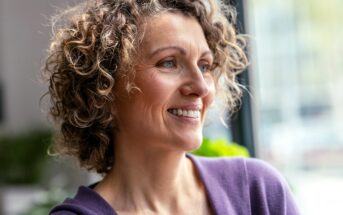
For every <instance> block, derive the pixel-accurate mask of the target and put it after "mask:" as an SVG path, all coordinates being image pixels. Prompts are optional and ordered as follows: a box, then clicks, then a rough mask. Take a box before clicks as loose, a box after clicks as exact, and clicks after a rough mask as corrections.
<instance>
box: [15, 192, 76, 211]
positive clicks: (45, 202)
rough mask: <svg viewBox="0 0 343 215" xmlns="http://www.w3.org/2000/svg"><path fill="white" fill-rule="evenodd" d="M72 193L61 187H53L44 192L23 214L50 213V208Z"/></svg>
mask: <svg viewBox="0 0 343 215" xmlns="http://www.w3.org/2000/svg"><path fill="white" fill-rule="evenodd" d="M70 195H71V194H70V193H68V192H66V191H64V190H63V189H61V188H52V189H50V190H47V191H46V192H44V193H43V194H42V196H41V198H39V199H38V200H37V201H35V203H34V204H33V205H32V207H31V208H30V209H29V210H28V211H26V212H24V213H22V214H21V215H46V214H49V212H50V210H51V209H52V208H53V207H54V206H56V205H58V204H60V203H61V202H62V201H63V200H64V199H65V198H66V196H70Z"/></svg>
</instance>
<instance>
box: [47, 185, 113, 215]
mask: <svg viewBox="0 0 343 215" xmlns="http://www.w3.org/2000/svg"><path fill="white" fill-rule="evenodd" d="M49 214H50V215H101V214H106V215H115V214H116V213H115V211H114V210H113V209H112V207H111V206H110V205H109V204H107V202H106V201H105V200H104V199H103V198H102V197H101V196H100V195H99V194H97V193H96V192H95V191H94V190H93V189H91V188H90V187H85V186H81V187H79V189H78V191H77V193H76V195H75V197H73V198H67V199H66V200H65V201H64V202H63V203H61V204H59V205H57V206H55V207H54V208H53V209H52V210H51V211H50V213H49Z"/></svg>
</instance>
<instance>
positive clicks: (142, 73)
mask: <svg viewBox="0 0 343 215" xmlns="http://www.w3.org/2000/svg"><path fill="white" fill-rule="evenodd" d="M138 50H139V55H138V56H137V59H135V60H136V64H135V70H136V75H135V78H134V81H135V84H136V86H137V87H138V88H139V89H135V90H133V91H132V92H131V93H130V94H128V93H127V91H126V90H125V87H124V86H125V80H124V79H122V80H119V81H118V83H119V84H118V85H117V87H116V89H115V93H116V96H117V100H116V103H115V104H114V106H113V107H114V108H115V109H116V112H117V113H118V115H117V117H118V125H119V132H118V133H117V134H116V137H115V138H116V139H115V142H116V144H115V153H116V156H115V158H116V160H115V162H114V166H113V168H112V170H111V171H110V173H109V174H108V175H107V176H106V177H105V178H104V179H103V181H102V182H100V183H99V184H98V185H97V187H96V188H95V190H96V192H98V193H99V194H100V195H101V196H102V197H103V198H104V199H105V200H106V201H107V202H108V203H109V204H110V205H111V206H112V207H113V208H114V209H115V210H116V211H117V212H119V213H120V214H187V213H189V214H210V208H209V205H208V202H207V199H206V194H205V191H204V187H203V184H202V182H201V181H200V180H199V177H198V175H197V172H196V171H195V169H194V166H193V164H192V163H191V161H190V160H189V159H188V158H186V157H185V153H186V152H187V151H190V150H194V149H196V148H197V147H199V146H200V144H201V140H202V127H203V123H204V119H205V115H206V111H207V108H208V107H209V106H210V104H211V103H212V100H213V97H214V94H215V92H214V91H215V90H214V83H213V78H212V76H211V74H210V71H209V70H208V68H210V67H211V64H212V62H213V57H212V54H211V51H210V49H209V47H208V44H207V42H206V39H205V37H204V34H203V31H202V29H201V27H200V25H199V24H198V23H197V21H196V20H195V19H194V18H191V17H185V16H184V15H181V14H175V13H170V12H167V13H164V14H160V15H158V16H155V17H150V18H148V19H147V23H146V25H145V34H144V38H143V41H142V44H141V46H140V47H139V49H138ZM175 108H181V109H186V110H199V111H200V116H199V117H195V118H192V117H184V116H176V115H174V114H172V113H170V109H175Z"/></svg>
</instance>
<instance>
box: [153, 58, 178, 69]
mask: <svg viewBox="0 0 343 215" xmlns="http://www.w3.org/2000/svg"><path fill="white" fill-rule="evenodd" d="M157 66H158V67H161V68H165V69H173V68H175V67H176V62H175V60H174V59H166V60H162V61H160V62H159V63H157Z"/></svg>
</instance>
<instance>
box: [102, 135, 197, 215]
mask: <svg viewBox="0 0 343 215" xmlns="http://www.w3.org/2000/svg"><path fill="white" fill-rule="evenodd" d="M124 140H125V141H124ZM129 140H130V139H129V138H128V137H125V138H124V137H123V138H122V137H121V136H117V140H116V148H115V152H116V156H115V162H114V166H113V168H112V170H111V172H110V173H109V174H108V175H107V176H106V177H105V178H104V180H103V182H101V183H100V184H99V186H97V188H96V190H97V191H98V192H99V193H100V194H101V195H102V196H103V197H104V198H105V199H106V200H107V201H108V202H109V203H110V204H111V205H112V206H113V207H114V208H115V209H116V210H117V211H141V210H142V209H144V210H145V209H148V210H149V211H155V212H157V211H166V210H168V211H171V210H175V208H178V207H182V206H181V204H184V203H185V202H187V201H188V200H189V199H199V196H203V195H199V194H201V193H200V192H202V193H203V188H202V185H201V183H200V181H199V180H198V178H197V176H196V171H195V170H194V167H193V164H192V163H191V161H190V160H189V159H188V158H187V157H186V156H185V152H180V151H171V150H168V149H165V148H162V149H161V148H159V149H158V150H157V149H156V147H152V143H151V142H147V141H145V142H143V141H142V140H137V141H129ZM161 144H162V143H161ZM154 145H155V146H156V145H158V144H154ZM162 145H163V144H162ZM154 148H155V150H154ZM113 193H115V195H113ZM199 201H200V200H199Z"/></svg>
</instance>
